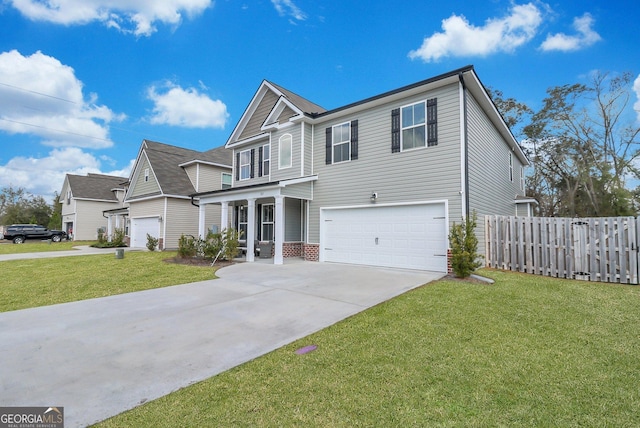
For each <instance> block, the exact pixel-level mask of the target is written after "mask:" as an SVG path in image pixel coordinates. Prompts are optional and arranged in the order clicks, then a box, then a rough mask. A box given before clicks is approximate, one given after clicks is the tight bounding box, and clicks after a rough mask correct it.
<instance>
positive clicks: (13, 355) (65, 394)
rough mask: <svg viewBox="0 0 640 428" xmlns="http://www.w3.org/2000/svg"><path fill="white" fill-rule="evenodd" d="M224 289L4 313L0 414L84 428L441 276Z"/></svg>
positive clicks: (269, 272)
mask: <svg viewBox="0 0 640 428" xmlns="http://www.w3.org/2000/svg"><path fill="white" fill-rule="evenodd" d="M218 276H219V277H220V278H219V279H215V280H210V281H203V282H197V283H192V284H185V285H178V286H173V287H166V288H160V289H155V290H148V291H141V292H136V293H129V294H122V295H118V296H111V297H105V298H100V299H91V300H85V301H81V302H73V303H65V304H60V305H53V306H46V307H41V308H33V309H26V310H19V311H12V312H6V313H0V361H1V362H2V364H1V366H0V382H1V384H0V405H2V406H60V407H64V411H65V426H66V427H82V426H86V425H88V424H92V423H95V422H98V421H100V420H103V419H106V418H108V417H111V416H114V415H116V414H118V413H121V412H123V411H125V410H128V409H131V408H133V407H136V406H137V405H139V404H141V403H144V402H146V401H149V400H152V399H155V398H158V397H161V396H163V395H166V394H168V393H170V392H172V391H175V390H177V389H180V388H183V387H185V386H188V385H190V384H193V383H195V382H198V381H201V380H203V379H206V378H208V377H211V376H214V375H216V374H218V373H220V372H223V371H225V370H227V369H229V368H231V367H234V366H237V365H239V364H242V363H244V362H247V361H250V360H252V359H254V358H256V357H259V356H260V355H264V354H265V353H268V352H270V351H272V350H274V349H277V348H279V347H281V346H283V345H285V344H288V343H291V342H293V341H295V340H297V339H300V338H302V337H305V336H307V335H309V334H310V333H313V332H315V331H318V330H320V329H322V328H325V327H327V326H329V325H332V324H334V323H336V322H338V321H340V320H342V319H344V318H346V317H349V316H351V315H353V314H356V313H358V312H360V311H362V310H364V309H366V308H368V307H371V306H373V305H376V304H378V303H380V302H383V301H385V300H388V299H390V298H392V297H394V296H397V295H399V294H402V293H404V292H406V291H408V290H410V289H412V288H415V287H418V286H420V285H422V284H425V283H427V282H430V281H433V280H435V279H438V278H440V277H441V276H442V274H440V273H431V272H421V271H407V270H395V269H384V268H374V267H362V266H353V265H339V264H330V263H313V262H303V261H289V260H288V261H287V263H285V264H284V265H279V266H275V265H272V264H263V263H239V264H236V265H232V266H229V267H226V268H223V269H221V270H219V271H218Z"/></svg>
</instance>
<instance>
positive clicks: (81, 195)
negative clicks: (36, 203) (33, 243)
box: [59, 174, 128, 241]
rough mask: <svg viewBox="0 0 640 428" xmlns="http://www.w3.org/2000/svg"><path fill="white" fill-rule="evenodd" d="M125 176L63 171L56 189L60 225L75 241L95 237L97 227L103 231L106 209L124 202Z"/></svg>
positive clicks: (115, 208) (122, 204)
mask: <svg viewBox="0 0 640 428" xmlns="http://www.w3.org/2000/svg"><path fill="white" fill-rule="evenodd" d="M127 182H128V179H127V178H126V177H115V176H110V175H101V174H88V175H86V176H82V175H72V174H67V176H66V177H65V179H64V184H63V185H62V191H61V192H60V199H59V202H60V204H62V228H63V229H64V230H65V231H66V232H67V234H69V236H70V239H73V240H76V241H78V240H79V241H90V240H96V239H97V238H98V231H103V232H104V233H106V232H107V226H108V224H107V223H108V221H107V218H106V217H105V216H104V215H103V212H104V211H107V210H118V209H121V208H122V207H123V206H124V195H125V192H126V184H127Z"/></svg>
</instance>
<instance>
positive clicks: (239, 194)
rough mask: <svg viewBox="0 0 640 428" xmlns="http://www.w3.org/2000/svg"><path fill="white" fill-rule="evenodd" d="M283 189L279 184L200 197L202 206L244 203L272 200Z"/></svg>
mask: <svg viewBox="0 0 640 428" xmlns="http://www.w3.org/2000/svg"><path fill="white" fill-rule="evenodd" d="M281 190H282V188H281V187H280V186H279V185H278V184H274V185H272V186H264V187H258V188H250V189H241V188H240V189H233V190H229V191H227V192H224V193H222V194H218V195H211V196H200V198H199V200H200V204H201V205H202V204H215V203H220V202H233V201H243V200H246V199H260V198H270V197H276V196H280V195H281Z"/></svg>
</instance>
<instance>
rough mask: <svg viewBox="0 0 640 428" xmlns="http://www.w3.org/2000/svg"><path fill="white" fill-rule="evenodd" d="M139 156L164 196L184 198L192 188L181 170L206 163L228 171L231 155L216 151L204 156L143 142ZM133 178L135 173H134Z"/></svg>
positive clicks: (223, 150)
mask: <svg viewBox="0 0 640 428" xmlns="http://www.w3.org/2000/svg"><path fill="white" fill-rule="evenodd" d="M140 153H141V154H142V153H144V155H145V156H146V157H147V160H148V161H149V164H150V165H151V168H152V169H153V173H154V175H155V177H156V180H157V182H158V186H159V187H160V190H161V193H162V194H164V195H179V196H187V195H190V194H192V193H194V192H195V188H194V187H193V184H192V183H191V180H190V179H189V176H188V175H187V173H186V172H185V170H184V168H183V166H185V165H188V164H191V163H205V164H213V165H217V166H221V167H224V168H229V169H230V168H231V158H232V153H231V151H229V150H227V149H225V148H224V147H218V148H215V149H212V150H208V151H206V152H198V151H196V150H190V149H185V148H182V147H176V146H171V145H169V144H164V143H159V142H157V141H151V140H144V141H143V142H142V147H141V151H140ZM139 159H140V155H139V156H138V161H139ZM134 174H135V171H134Z"/></svg>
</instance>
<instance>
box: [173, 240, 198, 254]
mask: <svg viewBox="0 0 640 428" xmlns="http://www.w3.org/2000/svg"><path fill="white" fill-rule="evenodd" d="M197 254H198V251H197V246H196V238H194V237H193V236H191V235H180V239H179V240H178V257H183V258H187V257H195V256H196V255H197Z"/></svg>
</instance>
